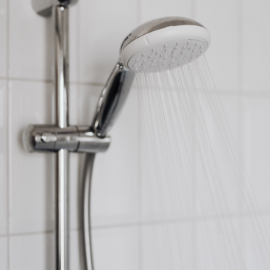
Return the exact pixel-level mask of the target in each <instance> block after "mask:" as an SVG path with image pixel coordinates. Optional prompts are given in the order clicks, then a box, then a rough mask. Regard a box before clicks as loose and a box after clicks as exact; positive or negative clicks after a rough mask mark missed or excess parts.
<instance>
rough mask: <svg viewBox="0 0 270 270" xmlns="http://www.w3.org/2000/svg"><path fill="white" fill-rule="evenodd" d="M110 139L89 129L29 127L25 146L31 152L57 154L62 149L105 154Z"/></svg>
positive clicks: (25, 132) (83, 127)
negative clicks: (101, 136) (98, 135)
mask: <svg viewBox="0 0 270 270" xmlns="http://www.w3.org/2000/svg"><path fill="white" fill-rule="evenodd" d="M110 142H111V139H110V137H105V138H100V137H97V136H96V135H95V134H94V133H93V132H92V131H91V129H90V128H89V127H85V126H79V127H78V126H70V127H66V128H60V127H57V126H51V125H29V126H28V127H27V128H26V129H25V131H24V133H23V145H24V147H25V149H26V150H27V151H29V152H44V151H46V152H57V151H59V150H61V149H65V150H68V151H70V152H77V153H98V152H105V151H106V150H107V149H108V148H109V146H110Z"/></svg>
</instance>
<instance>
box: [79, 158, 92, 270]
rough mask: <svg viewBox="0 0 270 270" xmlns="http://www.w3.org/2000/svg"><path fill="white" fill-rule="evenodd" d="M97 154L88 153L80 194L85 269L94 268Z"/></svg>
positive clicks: (90, 269)
mask: <svg viewBox="0 0 270 270" xmlns="http://www.w3.org/2000/svg"><path fill="white" fill-rule="evenodd" d="M94 160H95V154H86V156H85V161H84V167H83V175H82V176H83V178H82V189H81V196H80V198H79V199H80V201H81V205H80V211H81V228H82V259H83V264H84V269H85V270H94V259H93V248H92V239H91V182H92V171H93V165H94Z"/></svg>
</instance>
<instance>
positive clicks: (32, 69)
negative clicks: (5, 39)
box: [9, 0, 78, 81]
mask: <svg viewBox="0 0 270 270" xmlns="http://www.w3.org/2000/svg"><path fill="white" fill-rule="evenodd" d="M77 8H78V7H74V8H71V11H70V65H71V68H70V80H71V81H76V80H77V75H78V74H77V68H78V65H77V60H78V57H77V44H78V43H77V40H78V38H77ZM9 24H10V34H9V46H10V47H9V58H10V64H9V76H10V77H11V78H23V79H35V80H51V79H52V72H53V69H52V67H53V66H52V65H53V24H52V17H49V18H44V17H42V16H40V15H38V14H36V12H35V11H34V9H33V8H32V5H31V1H28V0H22V1H19V2H18V1H15V0H10V20H9ZM18 46H19V47H18Z"/></svg>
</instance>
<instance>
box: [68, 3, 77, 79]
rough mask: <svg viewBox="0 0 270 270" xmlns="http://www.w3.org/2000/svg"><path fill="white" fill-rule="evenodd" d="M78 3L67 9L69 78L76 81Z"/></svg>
mask: <svg viewBox="0 0 270 270" xmlns="http://www.w3.org/2000/svg"><path fill="white" fill-rule="evenodd" d="M79 3H80V2H79ZM78 14H79V5H78V4H77V5H75V6H73V7H71V8H70V9H69V80H70V82H78V79H79V74H78V70H79V52H78V44H79V43H78V42H79V32H80V31H79V29H78V22H79V19H78Z"/></svg>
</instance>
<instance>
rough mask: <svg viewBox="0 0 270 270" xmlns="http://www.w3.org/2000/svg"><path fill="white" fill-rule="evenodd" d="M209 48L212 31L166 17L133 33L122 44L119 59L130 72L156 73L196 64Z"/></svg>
mask: <svg viewBox="0 0 270 270" xmlns="http://www.w3.org/2000/svg"><path fill="white" fill-rule="evenodd" d="M209 44H210V34H209V31H208V30H207V29H206V28H205V27H204V26H202V25H201V24H199V23H198V22H196V21H194V20H191V19H187V18H182V17H165V18H159V19H155V20H152V21H149V22H146V23H144V24H142V25H140V26H139V27H137V28H136V29H134V30H133V31H132V32H131V33H130V34H129V35H128V36H127V37H126V38H125V40H124V41H123V43H122V45H121V49H120V57H121V60H122V62H123V64H124V65H125V66H126V67H127V68H129V69H130V70H133V71H135V72H156V71H162V70H167V69H172V68H175V67H177V66H182V65H184V64H186V63H188V62H191V61H193V60H194V59H196V58H198V57H199V56H201V55H202V54H203V53H204V52H205V51H206V50H207V48H208V46H209Z"/></svg>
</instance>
